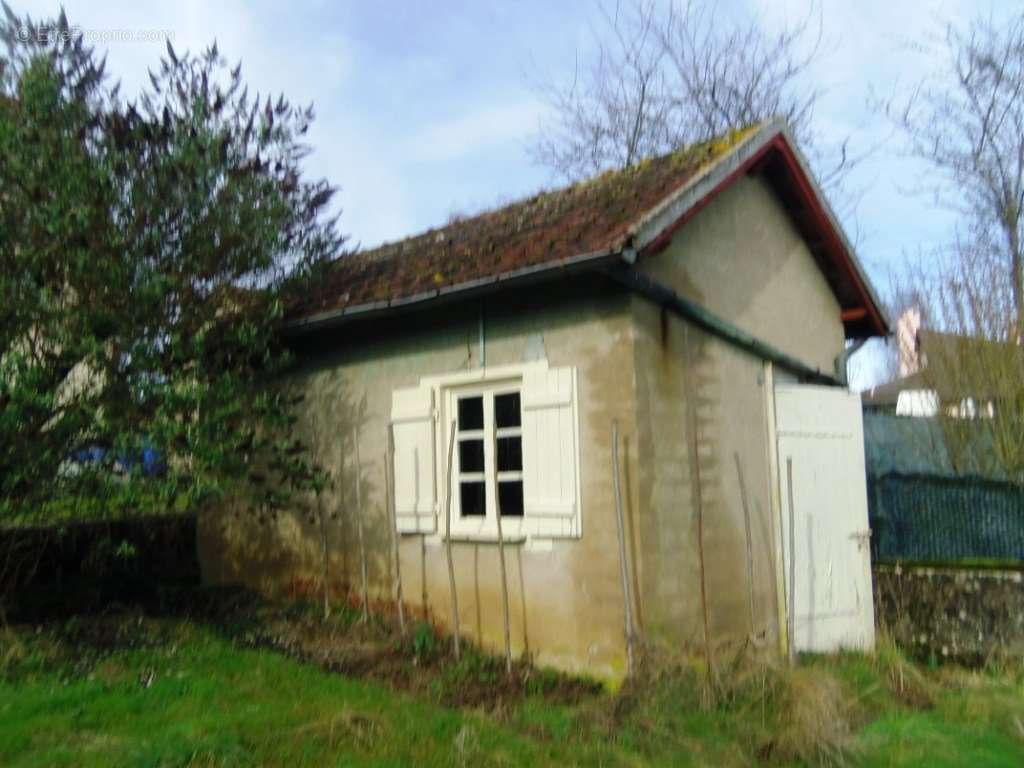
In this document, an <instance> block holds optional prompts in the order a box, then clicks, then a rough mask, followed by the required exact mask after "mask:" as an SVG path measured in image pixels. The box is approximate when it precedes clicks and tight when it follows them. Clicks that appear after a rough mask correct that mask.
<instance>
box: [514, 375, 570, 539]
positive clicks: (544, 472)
mask: <svg viewBox="0 0 1024 768" xmlns="http://www.w3.org/2000/svg"><path fill="white" fill-rule="evenodd" d="M576 399H577V396H576V369H575V368H552V369H535V370H529V371H526V372H524V374H523V390H522V407H523V502H524V507H525V509H524V512H525V514H526V516H527V517H530V516H534V517H537V518H549V519H551V520H552V525H551V526H544V527H545V528H547V529H548V530H550V532H551V533H556V534H562V535H578V534H579V509H578V502H577V499H578V497H579V494H578V490H579V489H578V488H577V482H578V471H577V462H578V461H579V446H578V445H577V430H576V425H577V418H576V408H577V404H576ZM558 520H561V522H560V523H558V522H557V521H558Z"/></svg>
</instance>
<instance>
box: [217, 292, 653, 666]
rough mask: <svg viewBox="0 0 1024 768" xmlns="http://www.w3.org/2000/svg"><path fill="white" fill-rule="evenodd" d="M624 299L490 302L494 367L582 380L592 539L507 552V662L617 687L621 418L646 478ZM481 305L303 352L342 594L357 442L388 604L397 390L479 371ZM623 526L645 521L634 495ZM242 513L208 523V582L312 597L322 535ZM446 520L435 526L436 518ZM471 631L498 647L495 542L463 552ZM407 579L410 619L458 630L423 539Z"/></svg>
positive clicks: (565, 296) (385, 325)
mask: <svg viewBox="0 0 1024 768" xmlns="http://www.w3.org/2000/svg"><path fill="white" fill-rule="evenodd" d="M629 308H630V297H629V296H628V295H626V294H624V293H623V292H621V291H620V290H619V289H616V288H613V287H611V286H610V285H609V284H607V283H606V282H603V283H602V282H596V281H594V280H592V279H588V278H577V279H574V280H573V281H572V282H571V283H569V284H564V285H558V286H551V287H549V288H535V289H532V290H529V291H523V292H518V293H515V294H510V295H505V296H503V297H500V298H491V299H488V300H487V306H486V315H485V335H486V344H485V348H486V363H487V365H488V366H489V367H490V366H500V365H508V364H512V363H518V362H523V361H529V360H536V359H538V358H539V357H544V358H546V359H547V361H548V363H549V365H550V366H551V367H561V366H575V367H576V368H577V369H578V387H579V429H580V462H581V465H580V478H581V492H582V526H583V536H582V538H580V539H563V540H558V539H556V540H554V541H553V543H552V545H551V547H550V549H549V550H548V551H536V550H534V549H530V548H524V547H522V546H509V547H508V548H507V555H506V560H507V563H508V585H509V601H510V613H511V634H512V645H513V651H514V652H515V653H516V654H517V655H518V654H520V653H524V652H528V653H530V654H531V655H533V656H534V657H535V658H536V659H537V660H538V661H539V662H540V663H542V664H548V665H552V666H557V667H560V668H563V669H570V670H576V671H581V672H586V673H589V674H592V675H595V676H598V677H607V678H615V677H619V676H621V675H622V673H623V672H624V665H625V651H624V639H623V635H624V632H623V618H622V617H623V598H622V585H621V578H620V573H619V566H618V539H617V533H616V530H617V529H616V522H615V506H614V499H615V496H614V492H613V487H612V473H611V425H612V420H613V419H618V421H619V425H620V429H621V431H622V434H623V436H624V443H625V445H626V450H625V451H624V453H623V457H622V460H623V462H624V463H625V464H627V465H628V466H627V468H626V469H625V473H629V474H633V475H635V473H636V468H635V461H636V454H635V446H636V428H635V419H634V414H635V409H634V404H635V394H634V372H633V365H632V363H633V357H632V315H631V314H630V312H629ZM479 319H480V316H479V305H476V304H472V305H469V306H465V307H462V308H455V309H450V310H446V311H440V312H431V313H416V314H409V315H405V316H404V317H400V318H398V319H396V320H394V321H393V322H390V323H389V322H384V321H381V322H379V323H376V324H372V325H368V324H361V325H359V326H352V327H351V328H350V330H348V331H344V330H343V331H342V332H341V333H339V334H338V335H336V336H334V337H321V338H319V339H318V340H316V341H314V342H310V343H311V344H312V347H311V348H308V349H305V350H300V351H299V353H300V355H302V356H303V358H304V359H305V360H306V361H307V362H306V366H305V367H304V369H303V370H302V371H300V372H298V373H297V374H296V375H295V376H294V377H293V378H292V380H291V382H290V385H291V386H292V387H294V389H295V391H298V392H301V393H302V394H303V395H304V396H305V400H304V402H303V405H302V424H301V426H302V429H303V433H304V437H305V439H306V441H307V442H308V443H309V444H310V445H311V446H312V448H313V451H314V454H315V455H316V456H317V457H318V458H319V459H320V460H321V461H322V462H323V463H325V464H326V465H327V466H328V468H331V469H334V470H338V469H339V468H340V472H341V481H340V483H339V484H338V487H337V488H335V489H334V490H332V491H331V492H330V493H329V494H328V495H327V496H326V497H325V506H326V507H327V508H328V509H330V510H336V511H338V513H339V516H338V519H337V520H332V521H331V523H330V526H329V531H328V535H329V549H330V570H331V582H332V584H333V585H334V587H335V589H336V590H337V591H338V596H339V597H343V596H344V594H345V592H346V590H347V589H349V588H353V587H358V584H359V550H358V546H357V537H356V528H355V523H354V520H355V518H354V509H355V479H354V478H355V474H354V473H355V462H354V450H353V447H354V446H353V443H352V436H353V434H354V432H355V430H356V428H357V425H358V429H359V435H360V438H359V439H360V445H359V450H360V454H361V465H362V466H361V470H360V471H361V486H362V494H363V510H364V514H365V517H364V520H365V524H366V541H367V549H368V554H369V576H370V591H371V597H372V598H373V599H374V600H375V601H380V602H388V601H390V600H391V594H392V593H391V586H392V566H391V554H390V548H389V547H390V544H389V541H390V539H389V535H390V534H389V529H390V526H389V524H388V520H387V517H386V511H385V504H384V456H385V441H386V425H387V423H388V420H389V418H390V412H391V393H392V391H393V390H395V389H397V388H401V387H409V386H413V385H416V384H417V383H418V382H419V379H420V377H422V376H426V375H432V374H439V373H448V372H452V371H460V370H470V369H475V368H477V367H478V366H479V362H480V357H479V354H480V350H479V333H480V325H479ZM625 502H626V506H627V514H629V515H636V514H638V506H637V504H636V497H635V493H633V494H632V495H630V494H627V497H626V499H625ZM233 512H234V511H232V510H225V511H224V512H222V513H220V514H218V515H210V516H208V517H207V518H205V519H204V523H203V525H202V528H201V533H200V554H201V559H202V563H203V569H204V577H205V578H206V579H207V580H208V581H212V582H237V581H241V582H245V583H248V584H251V585H254V586H256V587H259V588H260V589H262V590H264V591H267V592H271V593H277V594H284V595H288V594H295V593H301V592H314V591H315V590H316V589H317V584H319V583H320V539H319V536H318V529H317V527H316V525H314V524H311V523H310V521H309V520H308V519H307V518H305V517H304V516H302V515H300V514H291V515H288V514H286V515H284V516H283V517H282V518H281V519H280V520H279V521H277V522H276V523H274V524H271V525H266V526H261V525H259V524H258V523H256V522H255V521H254V519H253V517H252V515H249V514H246V513H245V511H240V513H239V515H238V516H237V517H235V516H234V514H233ZM439 522H440V521H439ZM453 551H454V558H455V572H456V581H457V585H458V594H459V613H460V617H459V618H460V624H461V629H462V632H463V633H464V634H465V636H467V637H469V638H471V639H472V640H474V641H476V642H478V643H479V644H481V645H483V646H484V647H486V648H488V649H490V650H494V651H500V650H501V649H502V647H503V621H502V612H501V592H500V571H499V563H498V552H497V547H496V545H495V544H490V543H485V544H475V543H455V544H454V545H453ZM401 570H402V579H403V587H404V592H405V598H406V601H407V603H408V604H409V607H410V608H411V609H412V610H414V611H416V612H418V613H419V614H421V615H424V616H427V617H429V618H430V619H431V620H432V621H435V622H437V623H439V624H440V625H442V626H445V627H451V626H452V621H451V617H450V615H449V606H450V603H449V589H448V575H447V566H446V560H445V550H444V547H443V546H440V545H438V544H436V543H430V542H427V541H425V539H424V537H422V536H420V535H406V536H403V537H402V538H401Z"/></svg>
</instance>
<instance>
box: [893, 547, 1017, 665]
mask: <svg viewBox="0 0 1024 768" xmlns="http://www.w3.org/2000/svg"><path fill="white" fill-rule="evenodd" d="M1022 570H1024V569H1021V570H1017V569H1005V568H1004V569H994V568H992V569H990V568H963V567H947V566H941V567H939V566H907V565H875V567H874V577H875V612H876V621H877V623H878V626H879V628H880V629H881V630H883V631H886V632H888V633H889V635H890V636H891V637H892V638H893V640H894V641H895V642H896V643H897V644H898V645H899V646H900V647H902V648H903V649H904V650H905V651H907V652H908V653H910V654H911V655H913V656H915V657H917V658H919V659H923V660H930V659H937V660H950V661H956V662H959V663H963V664H970V665H979V664H984V663H985V662H987V661H989V660H991V659H995V658H1000V657H1007V656H1014V657H1017V658H1024V573H1022Z"/></svg>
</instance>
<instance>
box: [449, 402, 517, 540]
mask: <svg viewBox="0 0 1024 768" xmlns="http://www.w3.org/2000/svg"><path fill="white" fill-rule="evenodd" d="M520 386H521V385H520V384H519V383H515V384H513V385H509V384H505V385H500V384H499V385H495V386H489V387H485V388H483V389H475V388H474V389H470V390H468V391H466V390H455V391H454V392H453V393H452V397H453V399H454V402H455V407H454V411H455V414H456V418H455V440H456V446H457V447H456V450H455V456H454V466H453V467H452V471H453V474H454V475H455V478H456V483H457V486H458V488H457V492H455V493H454V495H453V498H452V503H453V504H452V506H453V509H454V511H455V514H456V515H458V517H459V518H463V519H464V518H469V519H473V520H484V521H487V520H493V519H494V517H495V516H496V515H498V514H499V513H500V514H501V516H502V517H522V516H523V511H524V509H523V420H522V408H521V397H520Z"/></svg>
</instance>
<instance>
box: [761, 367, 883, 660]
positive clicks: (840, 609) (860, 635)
mask: <svg viewBox="0 0 1024 768" xmlns="http://www.w3.org/2000/svg"><path fill="white" fill-rule="evenodd" d="M775 421H776V439H777V442H778V477H779V498H780V500H781V505H780V512H781V516H782V532H783V536H782V547H783V561H784V571H783V572H784V574H785V582H786V601H787V603H788V601H789V599H790V598H789V596H790V595H793V598H794V602H793V608H794V611H795V612H794V636H795V647H796V650H798V651H819V652H824V651H834V650H837V649H839V648H865V649H866V648H870V647H872V646H873V645H874V639H875V617H874V599H873V597H872V593H871V552H870V546H869V544H870V541H869V536H870V533H869V529H868V503H867V486H866V478H865V471H864V429H863V422H862V414H861V403H860V395H857V394H852V393H850V392H847V391H845V390H843V389H840V388H837V387H820V386H808V385H796V384H786V385H779V386H776V387H775ZM790 466H791V467H792V478H793V479H792V495H793V499H792V501H793V506H792V520H793V528H792V531H791V530H790V518H791V514H790V490H789V479H788V467H790ZM791 534H792V535H791ZM791 542H792V543H791ZM790 550H792V552H791V551H790ZM794 553H795V563H794V564H793V565H794V566H795V567H794V568H793V570H792V571H791V570H790V566H791V561H790V558H791V557H792V556H793V554H794ZM791 573H792V574H793V575H794V578H793V585H792V590H791V589H790V583H789V581H790V574H791Z"/></svg>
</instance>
